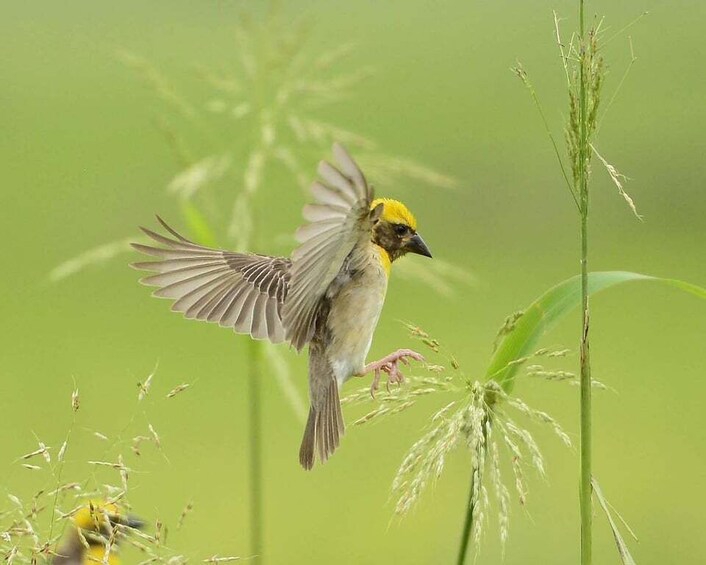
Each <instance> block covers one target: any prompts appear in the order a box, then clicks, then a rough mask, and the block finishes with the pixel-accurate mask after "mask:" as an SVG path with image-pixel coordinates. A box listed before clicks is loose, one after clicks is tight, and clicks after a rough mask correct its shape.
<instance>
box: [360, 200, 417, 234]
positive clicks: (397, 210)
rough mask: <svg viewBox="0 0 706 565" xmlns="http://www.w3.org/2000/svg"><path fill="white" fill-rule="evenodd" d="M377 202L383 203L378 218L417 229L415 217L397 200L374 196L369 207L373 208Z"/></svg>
mask: <svg viewBox="0 0 706 565" xmlns="http://www.w3.org/2000/svg"><path fill="white" fill-rule="evenodd" d="M378 204H382V205H383V208H382V216H380V218H381V219H382V220H384V221H385V222H390V223H391V224H404V225H406V226H409V227H410V228H412V229H413V230H416V229H417V219H416V218H415V217H414V214H412V212H410V211H409V208H407V206H405V205H404V204H402V202H400V201H399V200H393V199H392V198H376V199H375V200H373V202H372V204H371V205H370V209H371V210H373V209H375V207H376V206H377V205H378Z"/></svg>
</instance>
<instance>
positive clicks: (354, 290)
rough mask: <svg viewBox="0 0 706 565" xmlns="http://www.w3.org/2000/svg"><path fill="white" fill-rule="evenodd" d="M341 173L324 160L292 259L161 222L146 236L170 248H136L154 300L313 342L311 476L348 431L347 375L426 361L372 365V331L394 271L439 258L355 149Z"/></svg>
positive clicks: (260, 335) (406, 353)
mask: <svg viewBox="0 0 706 565" xmlns="http://www.w3.org/2000/svg"><path fill="white" fill-rule="evenodd" d="M333 155H334V158H335V161H336V162H337V165H338V167H336V166H333V165H331V164H330V163H327V162H326V161H322V162H321V163H320V164H319V168H318V173H319V176H320V180H317V181H315V182H314V183H313V185H312V187H311V191H312V194H313V196H314V201H315V203H313V204H308V205H307V206H305V207H304V212H303V215H304V218H305V219H306V220H307V221H308V223H307V224H306V225H304V226H303V227H301V228H300V229H299V230H298V231H297V234H296V236H297V239H298V241H299V243H300V245H299V247H298V248H297V249H295V250H294V252H293V253H292V255H291V257H289V258H286V257H270V256H267V255H259V254H254V253H236V252H232V251H222V250H217V249H210V248H208V247H204V246H202V245H197V244H195V243H193V242H191V241H189V240H187V239H186V238H184V237H182V236H181V235H179V234H178V233H177V232H176V231H174V230H173V229H172V228H170V227H169V226H168V225H167V224H166V223H165V222H164V221H162V220H161V218H159V217H158V220H159V221H160V223H161V224H162V226H163V227H164V229H165V230H167V231H168V232H169V234H170V236H164V235H160V234H157V233H155V232H153V231H151V230H148V229H145V228H142V229H143V231H144V232H145V233H146V234H147V235H148V236H149V237H151V238H152V239H153V240H155V241H156V242H157V243H159V244H162V246H161V247H153V246H148V245H142V244H137V243H136V244H134V245H133V247H135V248H136V249H137V250H138V251H141V252H143V253H146V254H148V255H152V256H154V257H156V258H157V260H156V261H149V262H142V263H135V264H134V265H133V266H134V267H136V268H138V269H144V270H148V271H155V272H156V273H157V274H154V275H150V276H148V277H145V278H143V279H142V282H143V283H145V284H148V285H153V286H158V287H159V289H158V290H156V291H155V292H154V295H155V296H159V297H163V298H169V299H172V300H175V302H174V304H173V305H172V310H175V311H178V312H183V313H184V315H185V316H186V317H187V318H193V319H197V320H204V321H208V322H214V323H218V324H220V325H221V326H224V327H229V328H233V329H235V331H236V332H240V333H246V334H250V335H251V336H252V337H253V338H255V339H268V340H270V341H271V342H273V343H278V342H282V341H286V342H289V343H290V344H291V345H292V346H294V347H295V348H296V349H297V350H298V351H300V350H301V349H302V348H303V347H304V346H306V345H307V344H308V345H309V395H310V401H311V407H310V409H309V418H308V421H307V423H306V429H305V430H304V438H303V440H302V444H301V449H300V451H299V461H300V462H301V464H302V466H303V467H304V468H306V469H311V468H312V467H313V465H314V458H315V454H317V453H318V456H319V459H320V460H321V461H322V462H323V461H326V459H328V457H329V456H330V455H331V454H332V453H333V452H334V450H335V449H336V448H337V447H338V445H339V441H340V436H341V435H342V434H343V431H344V424H343V416H342V414H341V405H340V401H339V395H338V393H339V389H340V387H341V386H342V385H343V383H344V382H346V381H347V380H348V379H349V378H351V377H353V376H362V375H365V374H367V373H371V372H372V373H374V374H375V376H374V379H373V384H372V387H371V392H374V391H375V389H376V388H377V387H378V382H379V378H380V372H381V371H382V372H385V373H387V374H388V380H389V382H401V381H402V379H403V377H402V373H401V372H400V371H399V369H398V363H399V362H400V361H401V362H404V363H408V358H412V359H416V360H418V361H421V360H423V358H422V356H421V355H419V354H418V353H415V352H414V351H411V350H408V349H401V350H398V351H396V352H394V353H392V354H390V355H388V356H387V357H384V358H383V359H381V360H379V361H377V362H374V363H370V364H367V365H366V363H365V360H366V356H367V354H368V351H369V350H370V345H371V343H372V339H373V332H374V330H375V326H376V325H377V322H378V318H379V317H380V311H381V310H382V305H383V302H384V300H385V293H386V291H387V279H388V276H389V274H390V267H391V264H392V263H393V262H394V261H395V260H397V259H399V258H400V257H401V256H403V255H405V254H406V253H418V254H420V255H425V256H426V257H431V253H430V252H429V248H428V247H427V246H426V244H425V243H424V240H422V238H421V237H420V236H419V234H418V233H417V231H416V230H417V222H416V220H415V218H414V216H413V215H412V213H411V212H410V211H409V210H408V209H407V207H406V206H405V205H404V204H402V203H401V202H398V201H397V200H392V199H388V198H378V199H374V197H373V190H372V188H371V186H370V185H369V184H368V183H367V181H366V180H365V177H364V176H363V173H362V171H361V170H360V168H359V167H358V165H357V164H356V163H355V161H354V160H353V159H352V158H351V156H350V155H349V154H348V152H347V151H346V150H345V149H344V148H343V147H342V146H341V145H338V144H334V146H333Z"/></svg>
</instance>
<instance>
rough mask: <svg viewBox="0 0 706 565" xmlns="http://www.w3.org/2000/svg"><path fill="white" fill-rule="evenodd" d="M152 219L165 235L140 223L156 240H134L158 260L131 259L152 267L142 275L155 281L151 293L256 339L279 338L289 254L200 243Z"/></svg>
mask: <svg viewBox="0 0 706 565" xmlns="http://www.w3.org/2000/svg"><path fill="white" fill-rule="evenodd" d="M157 219H158V220H159V223H160V224H161V225H162V227H163V228H164V229H165V230H166V231H167V232H168V235H164V234H161V233H157V232H155V231H152V230H150V229H147V228H142V231H143V232H144V233H145V234H146V235H148V236H149V237H150V238H151V239H152V240H153V241H155V242H156V243H157V244H158V245H144V244H141V243H134V244H133V247H134V248H135V249H137V250H138V251H140V252H142V253H145V254H146V255H150V256H152V257H156V258H157V260H152V261H143V262H138V263H134V264H133V265H132V266H133V267H135V268H136V269H140V270H144V271H150V272H152V273H155V274H152V275H148V276H146V277H144V278H142V280H141V282H142V283H144V284H146V285H150V286H156V287H157V290H155V291H154V293H153V294H154V295H155V296H158V297H162V298H169V299H171V300H174V303H173V304H172V310H175V311H177V312H182V313H183V314H184V316H185V317H186V318H192V319H197V320H204V321H207V322H213V323H218V324H219V325H221V326H224V327H231V328H233V329H234V330H235V331H237V332H240V333H248V334H250V335H251V336H252V337H254V338H255V339H270V340H271V341H273V342H275V343H277V342H281V341H284V338H285V332H284V327H283V326H282V317H281V315H280V312H281V308H282V305H283V304H284V301H285V299H286V297H287V291H288V288H289V278H290V268H291V260H290V259H286V258H282V257H268V256H266V255H255V254H252V253H234V252H230V251H222V250H219V249H211V248H209V247H204V246H202V245H198V244H197V243H194V242H192V241H189V240H188V239H186V238H185V237H183V236H182V235H180V234H179V233H177V232H176V231H175V230H174V229H172V228H171V227H169V225H167V223H166V222H165V221H164V220H162V219H161V218H160V217H159V216H157ZM270 302H272V303H273V306H270Z"/></svg>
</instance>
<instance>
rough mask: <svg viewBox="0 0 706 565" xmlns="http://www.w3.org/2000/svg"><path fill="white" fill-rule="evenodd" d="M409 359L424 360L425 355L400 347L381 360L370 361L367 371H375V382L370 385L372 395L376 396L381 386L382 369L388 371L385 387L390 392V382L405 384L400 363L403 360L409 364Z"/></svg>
mask: <svg viewBox="0 0 706 565" xmlns="http://www.w3.org/2000/svg"><path fill="white" fill-rule="evenodd" d="M409 359H414V360H415V361H424V356H423V355H421V354H419V353H417V352H416V351H412V350H411V349H399V350H397V351H395V352H394V353H391V354H390V355H388V356H387V357H383V358H382V359H380V360H379V361H376V362H374V363H370V364H369V365H368V366H367V367H366V368H365V372H366V373H369V372H373V373H374V376H373V382H372V384H371V385H370V396H372V397H373V398H375V391H377V390H378V389H379V388H380V372H381V371H383V372H385V373H387V383H386V384H385V388H387V391H388V392H390V383H392V384H397V385H402V384H404V382H405V378H404V375H403V374H402V371H400V368H399V363H400V362H402V363H404V364H405V365H409Z"/></svg>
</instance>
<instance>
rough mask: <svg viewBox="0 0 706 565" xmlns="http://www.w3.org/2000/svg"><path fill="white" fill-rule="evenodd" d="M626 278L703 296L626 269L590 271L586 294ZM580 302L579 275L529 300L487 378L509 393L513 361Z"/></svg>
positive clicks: (699, 290)
mask: <svg viewBox="0 0 706 565" xmlns="http://www.w3.org/2000/svg"><path fill="white" fill-rule="evenodd" d="M629 281H656V282H660V283H662V284H667V285H669V286H673V287H676V288H679V289H681V290H683V291H685V292H689V293H691V294H694V295H696V296H698V297H700V298H704V299H706V289H704V288H701V287H699V286H696V285H693V284H690V283H687V282H684V281H680V280H676V279H663V278H659V277H651V276H649V275H642V274H640V273H630V272H627V271H604V272H596V273H590V274H589V275H588V291H589V294H594V293H596V292H598V291H601V290H603V289H606V288H610V287H612V286H615V285H617V284H620V283H624V282H629ZM580 303H581V277H579V276H576V277H572V278H570V279H568V280H565V281H564V282H562V283H559V284H558V285H556V286H555V287H553V288H550V289H549V290H548V291H547V292H546V293H544V294H543V295H542V296H540V297H539V298H538V299H537V300H535V301H534V302H532V304H530V305H529V306H528V307H527V308H526V309H525V310H524V312H523V313H522V315H521V316H519V317H518V318H515V319H514V320H513V321H512V326H511V328H510V329H508V330H507V332H506V334H505V335H504V336H503V337H502V338H501V339H500V342H499V345H498V347H497V349H496V350H495V352H494V353H493V357H492V359H491V360H490V365H489V366H488V370H487V371H486V377H487V378H488V379H494V380H496V381H497V382H498V383H500V385H501V386H502V387H503V389H504V390H505V391H506V392H510V391H511V390H512V388H513V386H514V382H515V378H514V377H515V374H516V373H517V370H518V368H519V365H520V364H519V363H515V361H516V360H518V359H521V358H523V357H524V356H526V355H528V354H529V353H530V352H531V349H532V347H534V345H535V344H536V343H537V341H538V340H539V338H540V337H541V336H542V334H543V333H544V332H546V331H547V330H549V329H550V328H551V327H552V326H554V324H556V323H557V322H558V321H559V320H560V319H561V318H563V317H564V315H566V314H567V313H568V312H569V311H570V310H572V309H573V308H575V307H577V306H579V304H580Z"/></svg>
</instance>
